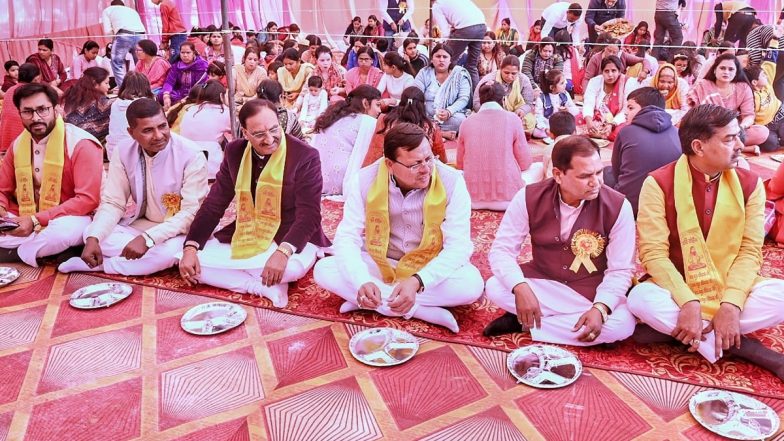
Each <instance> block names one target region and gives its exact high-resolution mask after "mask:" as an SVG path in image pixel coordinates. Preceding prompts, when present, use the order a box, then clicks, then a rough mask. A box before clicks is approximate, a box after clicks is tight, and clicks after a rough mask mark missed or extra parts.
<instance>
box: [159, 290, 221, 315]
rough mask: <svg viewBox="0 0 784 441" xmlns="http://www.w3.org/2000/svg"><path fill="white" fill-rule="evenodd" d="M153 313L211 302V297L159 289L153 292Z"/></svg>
mask: <svg viewBox="0 0 784 441" xmlns="http://www.w3.org/2000/svg"><path fill="white" fill-rule="evenodd" d="M155 297H156V301H155V313H156V314H163V313H165V312H169V311H174V310H175V309H180V308H185V307H188V308H190V307H193V306H196V305H199V304H202V303H207V302H211V301H212V300H213V299H211V298H209V297H204V296H197V295H193V294H189V293H185V292H180V291H169V290H168V289H159V290H157V291H156V293H155Z"/></svg>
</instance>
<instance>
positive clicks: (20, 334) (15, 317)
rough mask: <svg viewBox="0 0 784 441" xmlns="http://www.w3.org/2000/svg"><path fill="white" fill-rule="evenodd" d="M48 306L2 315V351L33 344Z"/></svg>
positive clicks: (0, 331) (0, 344) (0, 321)
mask: <svg viewBox="0 0 784 441" xmlns="http://www.w3.org/2000/svg"><path fill="white" fill-rule="evenodd" d="M45 310H46V306H38V307H35V308H28V309H22V310H20V311H14V312H7V313H5V314H0V351H2V350H3V349H9V348H13V347H15V346H22V345H26V344H29V343H32V342H33V340H35V337H36V336H37V335H38V328H39V327H40V326H41V321H42V320H43V318H44V311H45Z"/></svg>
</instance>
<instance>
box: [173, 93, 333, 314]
mask: <svg viewBox="0 0 784 441" xmlns="http://www.w3.org/2000/svg"><path fill="white" fill-rule="evenodd" d="M239 120H240V125H241V126H242V134H243V136H244V138H245V139H238V140H236V141H234V142H231V143H230V144H229V145H227V146H226V150H225V155H224V157H223V162H221V166H220V170H219V171H218V174H217V176H216V177H215V183H214V184H213V186H212V188H211V189H210V193H209V194H208V195H207V198H206V199H205V200H204V203H203V204H202V206H201V208H200V209H199V211H198V212H197V213H196V217H195V218H194V220H193V223H192V224H191V227H190V230H189V231H188V235H187V237H186V238H185V245H184V247H183V250H182V255H181V259H180V276H181V277H182V278H183V279H184V280H185V281H186V282H187V283H188V284H189V285H193V284H196V283H204V284H207V285H212V286H216V287H219V288H224V289H229V290H232V291H235V292H239V293H248V294H252V295H258V296H263V297H266V298H268V299H269V300H271V301H272V304H273V305H274V306H276V307H279V308H282V307H284V306H286V304H287V303H288V287H289V283H290V282H294V281H296V280H298V279H300V278H301V277H302V276H304V275H305V274H306V273H307V272H308V270H310V268H311V267H312V266H313V264H314V263H315V262H316V254H317V253H318V251H319V247H326V246H329V245H330V242H329V239H327V237H326V236H325V235H324V232H323V231H322V229H321V189H322V178H321V160H320V159H319V153H318V151H317V150H316V149H314V148H312V147H310V146H308V145H307V144H305V143H303V142H302V141H300V140H298V139H297V138H294V137H292V136H289V135H285V134H284V133H283V129H282V128H281V127H280V123H279V122H278V114H277V108H276V107H275V105H274V104H273V103H271V102H269V101H267V100H262V99H254V100H251V101H248V102H247V103H245V105H243V106H242V109H241V110H240V112H239ZM235 199H236V201H237V205H236V213H237V215H236V220H235V221H234V222H232V223H230V224H229V225H228V226H226V227H224V228H222V229H220V230H219V231H217V232H215V234H214V235H213V231H214V230H215V227H217V226H218V223H219V222H220V220H221V218H222V217H223V215H224V213H225V212H226V209H227V208H228V207H229V204H230V203H231V202H232V200H235Z"/></svg>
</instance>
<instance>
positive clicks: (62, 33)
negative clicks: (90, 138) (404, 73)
mask: <svg viewBox="0 0 784 441" xmlns="http://www.w3.org/2000/svg"><path fill="white" fill-rule="evenodd" d="M173 1H174V3H175V5H177V7H178V8H179V10H180V13H181V14H182V17H183V21H184V22H185V23H186V25H187V26H191V25H199V26H206V25H209V24H215V25H220V23H221V15H220V1H219V0H173ZM228 1H229V8H228V10H229V20H230V21H231V22H232V23H233V24H235V25H237V26H240V27H241V28H243V29H254V30H258V29H261V28H262V27H264V25H265V24H266V23H267V22H268V21H275V22H276V23H278V24H279V25H286V24H289V23H292V22H296V23H297V24H299V25H300V27H301V28H302V29H303V32H304V33H305V34H308V33H315V34H319V35H320V36H321V37H322V40H324V41H325V42H328V43H332V44H336V43H338V42H341V41H342V38H341V35H342V33H343V31H344V29H345V28H346V26H347V25H348V23H349V22H350V20H351V18H352V17H353V16H355V15H359V16H360V17H362V20H363V22H364V21H366V20H367V17H368V15H370V14H375V15H376V16H379V15H380V11H378V0H330V1H325V0H252V1H251V0H228ZM473 1H474V2H475V3H476V4H477V5H478V6H479V7H480V8H482V10H483V12H484V14H485V19H486V21H487V23H488V26H489V27H490V28H491V29H497V28H498V26H499V25H500V23H501V19H503V18H505V17H509V18H510V19H511V21H512V25H513V26H514V27H516V28H517V29H518V30H519V31H520V33H521V34H523V35H527V34H528V28H529V27H530V25H531V24H533V22H534V21H535V20H536V19H538V18H539V17H541V14H542V10H543V9H544V8H546V7H547V6H549V5H550V4H552V2H553V0H525V1H523V0H473ZM568 1H571V0H568ZM716 1H718V0H688V1H687V7H686V10H685V11H684V12H683V13H682V16H681V20H682V21H684V22H686V23H688V27H687V29H686V32H685V33H686V39H687V40H693V41H697V42H699V40H700V36H701V34H702V31H703V30H705V29H706V28H707V27H708V26H710V25H711V24H712V23H713V22H714V17H713V5H714V4H715V2H716ZM109 2H110V0H98V1H84V0H5V4H7V5H8V6H7V7H6V8H3V7H0V60H8V59H15V60H18V61H21V60H24V59H25V58H26V57H27V56H28V55H29V54H31V53H33V52H35V49H36V42H37V40H38V39H39V38H43V37H49V38H53V39H54V40H55V52H56V53H57V54H58V55H60V56H61V57H62V58H63V59H64V61H65V62H66V64H67V65H70V62H71V58H72V56H73V54H74V53H76V52H78V50H79V49H80V48H81V46H82V44H83V43H84V41H85V40H87V39H93V40H96V41H97V42H98V43H99V44H101V45H102V46H103V45H105V44H106V43H108V42H109V41H110V40H111V36H102V33H103V32H102V29H101V25H100V24H99V21H100V17H101V12H102V11H103V9H104V8H105V7H106V6H108V5H109ZM578 2H579V3H580V4H582V5H583V7H587V5H588V0H578ZM750 2H751V5H752V6H754V7H755V8H756V9H757V11H758V14H759V15H758V16H759V18H760V19H761V20H762V21H763V23H773V22H775V20H776V19H777V18H778V14H779V11H780V10H781V7H782V3H784V0H750ZM126 3H127V4H129V5H131V6H133V7H135V8H136V9H137V11H139V13H140V15H141V16H142V18H143V20H144V22H145V24H146V26H147V30H148V37H149V38H151V39H153V40H159V38H158V34H160V30H161V25H160V13H159V9H158V7H156V6H154V5H153V4H152V3H151V2H150V1H149V0H126ZM627 4H628V9H629V14H628V17H629V18H630V19H632V21H634V22H638V21H640V20H645V21H647V22H648V23H649V24H650V25H651V27H653V12H654V11H653V4H654V2H653V1H652V0H627ZM428 6H429V1H428V0H417V2H416V11H415V13H414V22H415V27H416V28H419V27H420V26H422V25H423V24H424V22H425V19H427V17H428V15H429V13H428Z"/></svg>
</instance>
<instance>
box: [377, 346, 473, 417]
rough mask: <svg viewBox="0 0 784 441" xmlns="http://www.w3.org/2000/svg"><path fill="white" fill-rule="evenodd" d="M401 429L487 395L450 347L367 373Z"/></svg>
mask: <svg viewBox="0 0 784 441" xmlns="http://www.w3.org/2000/svg"><path fill="white" fill-rule="evenodd" d="M370 377H371V378H372V379H373V382H374V383H375V385H376V387H377V388H378V391H379V393H380V394H381V396H382V397H383V398H384V403H385V404H386V405H387V407H388V408H389V413H390V414H391V416H392V418H393V419H394V420H395V424H397V427H399V428H400V429H403V430H404V429H408V428H409V427H412V426H415V425H417V424H420V423H422V422H424V421H427V420H429V419H432V418H436V417H437V416H439V415H443V414H445V413H447V412H449V411H452V410H454V409H457V408H459V407H462V406H465V405H467V404H469V403H472V402H474V401H476V400H479V399H481V398H484V397H485V396H487V392H486V391H485V390H484V389H483V388H482V386H481V385H480V384H479V382H477V381H476V378H475V377H474V376H473V375H472V374H471V372H470V371H469V370H468V368H467V367H466V366H465V364H463V361H462V360H461V359H460V358H459V357H458V356H457V354H455V352H454V350H452V348H449V347H442V348H438V349H434V350H432V351H428V352H425V353H423V354H420V355H417V356H416V357H414V358H413V359H411V361H409V362H408V363H406V364H403V365H400V366H394V367H391V368H387V369H379V370H375V371H373V372H372V373H371V374H370Z"/></svg>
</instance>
